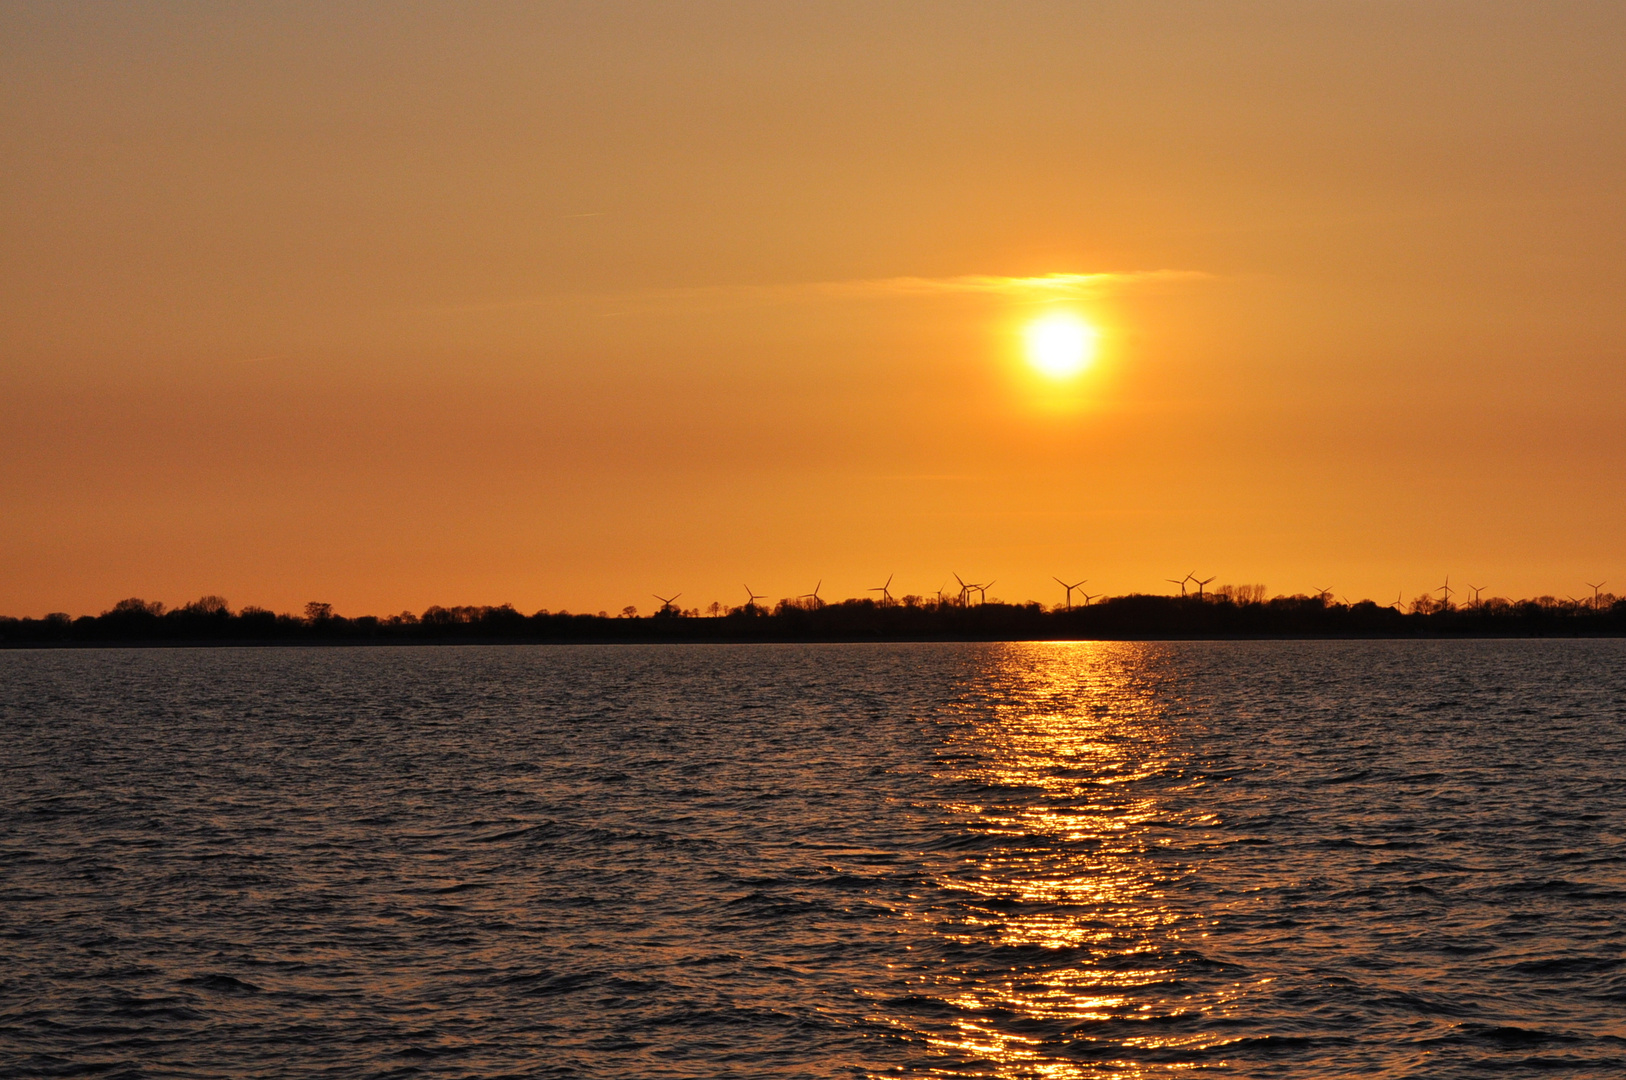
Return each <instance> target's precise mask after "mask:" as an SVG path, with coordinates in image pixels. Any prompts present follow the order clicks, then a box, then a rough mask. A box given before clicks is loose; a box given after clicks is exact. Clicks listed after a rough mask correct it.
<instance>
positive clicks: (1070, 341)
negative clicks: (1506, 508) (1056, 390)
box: [1026, 314, 1096, 379]
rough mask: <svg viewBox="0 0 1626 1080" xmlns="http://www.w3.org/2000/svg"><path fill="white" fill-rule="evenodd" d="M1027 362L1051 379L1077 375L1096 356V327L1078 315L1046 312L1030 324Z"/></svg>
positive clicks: (1027, 334) (1027, 335)
mask: <svg viewBox="0 0 1626 1080" xmlns="http://www.w3.org/2000/svg"><path fill="white" fill-rule="evenodd" d="M1026 337H1027V347H1028V363H1029V364H1032V365H1033V368H1034V370H1036V371H1038V372H1039V373H1040V374H1043V375H1048V376H1049V377H1050V378H1052V379H1065V378H1068V377H1069V376H1072V375H1077V374H1078V373H1079V372H1081V371H1083V370H1084V369H1085V368H1086V367H1088V366H1089V364H1090V361H1091V360H1093V359H1095V339H1096V333H1095V328H1094V327H1092V326H1090V324H1089V323H1086V322H1085V321H1084V320H1083V319H1080V318H1079V317H1078V316H1076V315H1063V314H1057V315H1046V316H1045V317H1044V318H1042V319H1038V320H1036V321H1034V322H1031V323H1029V324H1028V328H1027V333H1026Z"/></svg>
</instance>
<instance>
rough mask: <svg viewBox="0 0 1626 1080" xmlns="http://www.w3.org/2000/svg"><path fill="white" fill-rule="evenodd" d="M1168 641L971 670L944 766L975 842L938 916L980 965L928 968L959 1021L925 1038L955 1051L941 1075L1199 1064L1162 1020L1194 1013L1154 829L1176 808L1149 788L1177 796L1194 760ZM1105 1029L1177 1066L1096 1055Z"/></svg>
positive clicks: (950, 937)
mask: <svg viewBox="0 0 1626 1080" xmlns="http://www.w3.org/2000/svg"><path fill="white" fill-rule="evenodd" d="M1155 648H1156V647H1155V646H1146V645H1137V644H1119V643H1088V642H1085V643H1056V644H1049V643H1045V644H1022V645H1010V646H1000V647H998V648H997V649H995V650H993V651H991V652H990V653H989V654H988V657H987V659H988V663H987V664H986V666H984V667H983V668H982V669H980V670H978V671H976V672H974V673H972V675H971V676H970V677H968V678H967V680H966V684H965V686H964V688H963V691H962V695H961V698H960V702H961V705H962V715H961V716H959V717H957V718H956V722H955V723H953V724H951V725H949V726H948V728H947V731H948V737H947V740H946V746H945V747H944V752H943V755H942V759H941V769H940V771H939V773H938V779H939V780H940V781H942V782H944V783H945V784H946V785H947V786H948V787H949V788H950V789H951V790H955V791H957V792H963V793H964V794H965V797H964V798H962V799H956V800H955V801H952V802H949V803H947V804H945V805H944V806H943V808H942V809H943V812H944V815H945V817H946V818H947V819H948V820H947V821H946V822H945V824H947V825H949V826H951V827H957V828H958V829H959V830H960V831H961V832H962V834H963V835H964V836H965V837H966V838H967V844H966V845H965V847H964V848H963V849H962V850H959V851H956V852H953V853H952V854H948V853H945V857H944V858H942V859H941V860H940V861H939V862H938V863H937V864H936V865H935V867H934V870H935V873H934V881H933V883H934V885H935V886H936V887H937V889H938V890H940V896H941V897H942V898H943V903H942V904H941V905H940V907H939V908H938V910H936V911H934V912H932V913H930V914H928V915H927V916H926V917H927V918H928V919H933V920H935V924H934V926H933V930H934V932H935V934H936V935H937V936H938V938H939V939H940V943H941V946H942V947H943V948H945V949H949V950H953V951H955V952H956V953H957V955H961V956H975V957H978V958H980V959H979V962H978V963H977V964H976V965H974V968H973V969H972V970H966V969H963V968H962V969H961V970H957V971H955V972H954V974H952V975H945V976H937V977H933V976H930V975H928V976H925V977H924V978H923V981H926V982H928V983H929V984H930V983H935V984H936V985H935V986H934V987H933V988H934V989H935V990H936V994H937V996H938V997H939V1000H940V1001H941V1002H942V1003H943V1004H944V1005H946V1006H949V1007H950V1009H951V1014H952V1017H953V1019H952V1023H950V1024H949V1025H947V1026H942V1025H933V1026H934V1027H935V1030H931V1031H927V1032H923V1034H925V1035H926V1038H927V1041H928V1042H929V1044H930V1045H931V1046H932V1048H933V1049H934V1050H935V1051H936V1052H937V1053H938V1054H940V1055H942V1058H943V1059H944V1060H943V1064H942V1066H941V1067H940V1068H939V1069H938V1070H937V1073H938V1075H984V1076H986V1075H993V1076H1002V1077H1048V1078H1056V1080H1084V1078H1088V1077H1103V1076H1113V1077H1133V1076H1153V1075H1168V1074H1170V1073H1176V1072H1183V1071H1188V1070H1190V1069H1193V1068H1196V1067H1197V1066H1196V1064H1195V1063H1194V1062H1192V1061H1190V1060H1178V1058H1179V1053H1178V1051H1179V1049H1180V1048H1181V1047H1182V1046H1195V1045H1198V1044H1199V1043H1201V1042H1202V1041H1203V1039H1202V1036H1201V1035H1199V1034H1198V1033H1196V1032H1189V1031H1188V1032H1186V1033H1183V1034H1176V1033H1174V1032H1172V1031H1168V1030H1164V1029H1165V1028H1167V1027H1168V1024H1167V1021H1169V1020H1170V1019H1171V1018H1174V1017H1178V1016H1180V1015H1182V1014H1186V1013H1189V1012H1190V1011H1191V1010H1192V1009H1193V1008H1194V1007H1195V1006H1194V1005H1193V1004H1192V1003H1190V1002H1188V1001H1186V1000H1184V999H1183V998H1182V996H1181V995H1180V993H1179V992H1178V981H1179V972H1178V971H1177V970H1176V969H1175V967H1174V966H1173V964H1172V963H1171V961H1170V956H1171V952H1173V951H1174V950H1177V949H1178V948H1179V938H1180V935H1181V926H1180V925H1178V924H1179V923H1180V921H1181V917H1180V915H1179V914H1178V913H1177V911H1176V910H1175V909H1174V907H1172V906H1171V905H1170V904H1169V903H1167V902H1166V898H1165V895H1164V888H1165V884H1166V882H1167V881H1168V879H1169V874H1170V872H1171V870H1172V869H1173V868H1172V867H1169V866H1159V865H1157V864H1156V862H1155V851H1154V850H1153V848H1154V845H1155V841H1154V840H1153V839H1152V837H1151V836H1150V831H1151V827H1152V825H1153V824H1154V823H1158V822H1161V823H1164V824H1167V823H1169V822H1170V818H1171V814H1172V815H1174V816H1176V817H1177V816H1178V812H1177V811H1173V810H1171V808H1170V807H1169V806H1166V805H1161V804H1160V802H1159V799H1158V798H1157V797H1156V796H1155V795H1152V794H1147V792H1148V791H1162V790H1166V788H1167V783H1166V781H1167V779H1168V774H1169V773H1170V772H1171V770H1174V771H1177V770H1178V769H1179V767H1180V761H1181V755H1182V752H1183V751H1182V746H1181V744H1180V742H1179V740H1178V738H1177V737H1176V735H1175V734H1174V733H1173V732H1172V731H1171V728H1170V725H1169V724H1167V723H1166V722H1165V720H1164V717H1163V716H1162V713H1161V710H1160V706H1159V704H1158V703H1157V701H1156V700H1155V697H1154V695H1153V694H1152V692H1151V684H1150V682H1149V681H1148V679H1147V675H1146V671H1145V664H1146V660H1147V655H1146V654H1147V651H1148V650H1149V649H1155ZM1154 777H1160V778H1161V782H1159V783H1157V784H1146V783H1143V782H1144V781H1147V780H1149V779H1152V778H1154ZM1187 824H1195V825H1200V824H1201V822H1200V820H1196V819H1194V820H1193V821H1192V822H1189V823H1187ZM1002 969H1003V970H1002ZM1215 1004H1216V1002H1215V1001H1214V1000H1213V999H1212V997H1209V998H1208V999H1207V1000H1206V1001H1205V1002H1204V1003H1203V1007H1204V1008H1205V1009H1212V1008H1213V1007H1214V1006H1215ZM1092 1024H1099V1025H1106V1026H1108V1027H1111V1028H1112V1029H1113V1030H1112V1034H1111V1037H1110V1039H1109V1040H1107V1042H1108V1043H1110V1045H1111V1046H1114V1047H1117V1048H1120V1049H1121V1048H1129V1047H1133V1048H1136V1049H1137V1050H1138V1051H1157V1053H1156V1054H1154V1055H1153V1056H1155V1057H1157V1058H1160V1059H1162V1060H1160V1061H1159V1063H1158V1064H1157V1065H1156V1066H1155V1067H1151V1066H1148V1065H1146V1064H1145V1063H1144V1062H1142V1063H1139V1064H1136V1063H1131V1062H1127V1061H1122V1060H1104V1059H1103V1058H1102V1057H1099V1056H1097V1055H1096V1054H1095V1053H1092V1052H1091V1047H1092V1045H1093V1044H1094V1043H1096V1042H1097V1040H1096V1039H1094V1038H1092V1036H1091V1034H1090V1031H1089V1029H1090V1026H1091V1025H1092ZM1100 1049H1101V1050H1105V1046H1102V1047H1100ZM973 1061H974V1062H975V1063H976V1064H975V1067H974V1068H971V1069H970V1071H964V1070H963V1069H962V1068H961V1067H960V1065H965V1064H966V1063H968V1062H973ZM950 1062H958V1063H960V1065H954V1064H950Z"/></svg>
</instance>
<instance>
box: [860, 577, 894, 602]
mask: <svg viewBox="0 0 1626 1080" xmlns="http://www.w3.org/2000/svg"><path fill="white" fill-rule="evenodd" d="M896 576H897V575H896V574H888V575H886V584H885V585H877V586H875V588H873V589H865V590H864V591H865V592H878V593H880V594H881V606H882V607H886V605H888V604H890V603H891V602H892V593H891V591H890V590H889V588H888V586H890V585H891V584H892V579H893V578H894V577H896Z"/></svg>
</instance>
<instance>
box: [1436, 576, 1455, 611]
mask: <svg viewBox="0 0 1626 1080" xmlns="http://www.w3.org/2000/svg"><path fill="white" fill-rule="evenodd" d="M1434 591H1435V592H1443V593H1444V594H1445V606H1446V609H1447V610H1449V609H1450V607H1451V575H1450V574H1447V575H1445V584H1444V585H1441V586H1440V587H1439V588H1438V589H1435V590H1434Z"/></svg>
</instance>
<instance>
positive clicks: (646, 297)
mask: <svg viewBox="0 0 1626 1080" xmlns="http://www.w3.org/2000/svg"><path fill="white" fill-rule="evenodd" d="M1212 276H1213V275H1211V274H1207V273H1204V272H1202V271H1200V270H1129V271H1106V272H1099V273H1089V274H1078V273H1058V274H1042V275H1039V276H1035V277H1002V276H998V275H993V274H962V275H959V276H957V277H941V278H930V277H891V278H859V279H855V280H852V281H813V282H797V283H791V284H782V285H699V286H687V287H678V288H653V289H637V290H631V291H628V292H613V293H554V294H550V295H547V296H533V297H525V298H522V299H521V298H515V299H510V300H489V301H477V302H474V303H467V304H456V305H448V306H446V307H443V308H441V309H440V310H443V311H465V312H469V311H489V310H497V309H502V308H521V307H537V306H547V305H558V304H571V303H578V302H584V301H585V302H592V301H600V302H602V301H607V300H613V301H616V302H617V306H618V307H621V308H623V309H624V308H625V307H626V305H628V304H632V305H635V306H645V305H648V306H652V307H655V308H660V307H664V306H666V305H669V304H675V303H681V304H685V305H694V304H720V305H736V304H745V305H752V304H784V303H808V302H818V301H829V300H868V299H885V298H906V297H931V296H949V295H960V296H976V295H981V296H990V297H1006V298H1010V299H1029V300H1046V299H1060V298H1064V297H1073V296H1087V295H1091V294H1095V293H1101V292H1105V291H1108V290H1111V289H1114V288H1124V287H1130V286H1135V285H1143V284H1152V283H1156V282H1169V281H1199V280H1203V279H1207V278H1211V277H1212Z"/></svg>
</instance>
